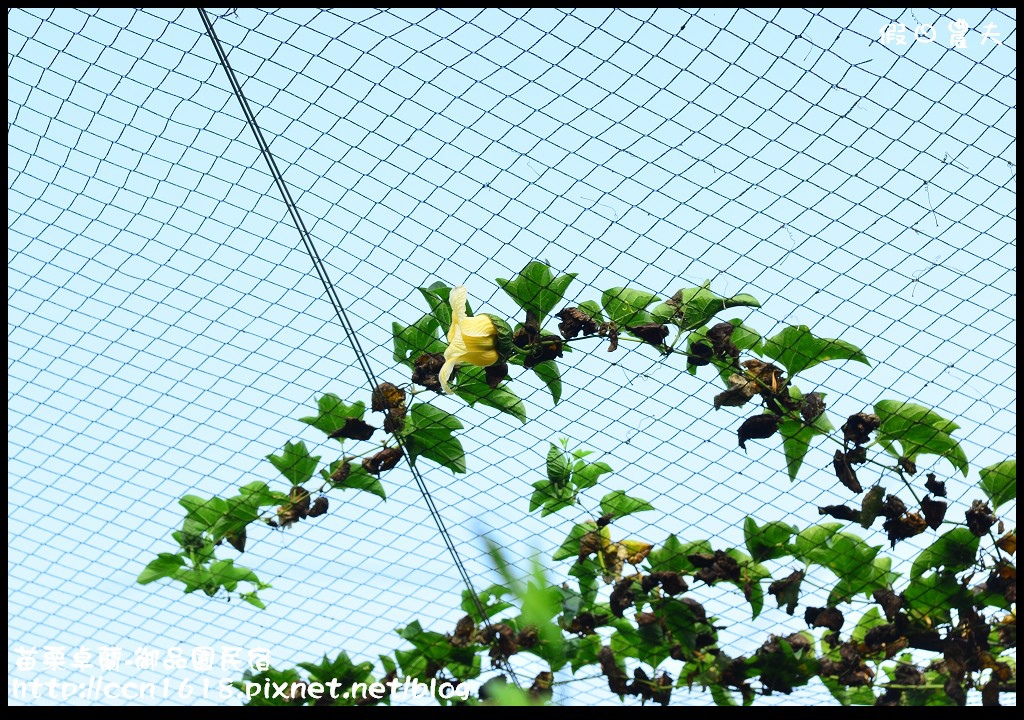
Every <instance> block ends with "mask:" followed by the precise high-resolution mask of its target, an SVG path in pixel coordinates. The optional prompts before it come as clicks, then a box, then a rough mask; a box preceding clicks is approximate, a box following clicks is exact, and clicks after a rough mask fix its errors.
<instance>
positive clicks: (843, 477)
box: [832, 450, 863, 493]
mask: <svg viewBox="0 0 1024 720" xmlns="http://www.w3.org/2000/svg"><path fill="white" fill-rule="evenodd" d="M832 467H833V468H834V469H835V471H836V477H837V478H839V482H841V483H842V484H843V485H845V486H846V487H847V488H848V489H849V490H850V491H851V492H855V493H859V492H861V490H863V488H862V487H861V485H860V481H858V480H857V473H855V472H854V470H853V468H852V467H850V462H849V461H848V460H847V459H846V453H844V452H843V451H842V450H836V454H835V455H833V456H832Z"/></svg>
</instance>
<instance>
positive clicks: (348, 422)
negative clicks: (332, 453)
mask: <svg viewBox="0 0 1024 720" xmlns="http://www.w3.org/2000/svg"><path fill="white" fill-rule="evenodd" d="M364 407H365V406H364ZM376 429H377V428H375V427H374V426H373V425H369V424H367V423H365V422H363V421H362V420H360V419H359V418H354V417H347V418H345V424H344V425H342V426H341V427H340V428H338V429H337V430H335V431H334V432H332V433H331V434H330V435H328V436H327V437H329V438H331V439H332V440H337V439H338V438H346V439H348V440H369V439H370V438H371V437H372V436H373V433H374V431H375V430H376Z"/></svg>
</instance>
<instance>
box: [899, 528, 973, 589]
mask: <svg viewBox="0 0 1024 720" xmlns="http://www.w3.org/2000/svg"><path fill="white" fill-rule="evenodd" d="M977 556H978V538H977V537H976V536H975V535H974V534H973V533H971V531H970V530H968V529H967V528H963V527H959V528H954V529H952V530H950V531H949V532H947V533H945V534H943V535H940V536H939V537H938V539H936V540H935V542H933V543H932V544H931V545H929V546H928V547H926V548H925V549H924V550H922V551H921V554H920V555H918V556H917V558H916V559H915V560H914V564H913V566H911V568H910V578H911V579H914V578H919V577H921V576H922V575H924V573H925V571H926V570H931V569H933V568H934V569H938V568H940V567H943V568H945V569H946V571H947V572H952V573H956V572H960V571H961V570H966V569H967V568H969V567H971V566H972V565H974V561H975V559H976V558H977Z"/></svg>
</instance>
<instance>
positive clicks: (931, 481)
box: [924, 473, 946, 497]
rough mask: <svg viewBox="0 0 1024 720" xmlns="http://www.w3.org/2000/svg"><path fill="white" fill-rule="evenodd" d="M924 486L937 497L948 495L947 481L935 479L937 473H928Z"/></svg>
mask: <svg viewBox="0 0 1024 720" xmlns="http://www.w3.org/2000/svg"><path fill="white" fill-rule="evenodd" d="M925 477H927V478H928V480H927V482H925V484H924V486H925V488H926V489H927V490H928V492H930V493H931V494H932V495H934V496H935V497H946V483H944V482H941V481H939V480H936V479H935V473H928V474H927V475H926V476H925Z"/></svg>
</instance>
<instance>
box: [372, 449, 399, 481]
mask: <svg viewBox="0 0 1024 720" xmlns="http://www.w3.org/2000/svg"><path fill="white" fill-rule="evenodd" d="M401 459H402V451H401V450H399V449H398V448H396V447H391V448H384V449H383V450H381V451H380V452H379V453H377V454H376V455H374V456H373V457H368V458H363V467H364V468H365V469H366V472H368V473H370V474H371V475H380V474H381V473H382V472H384V471H385V470H390V469H391V468H393V467H394V466H395V465H397V464H398V461H399V460H401Z"/></svg>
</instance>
